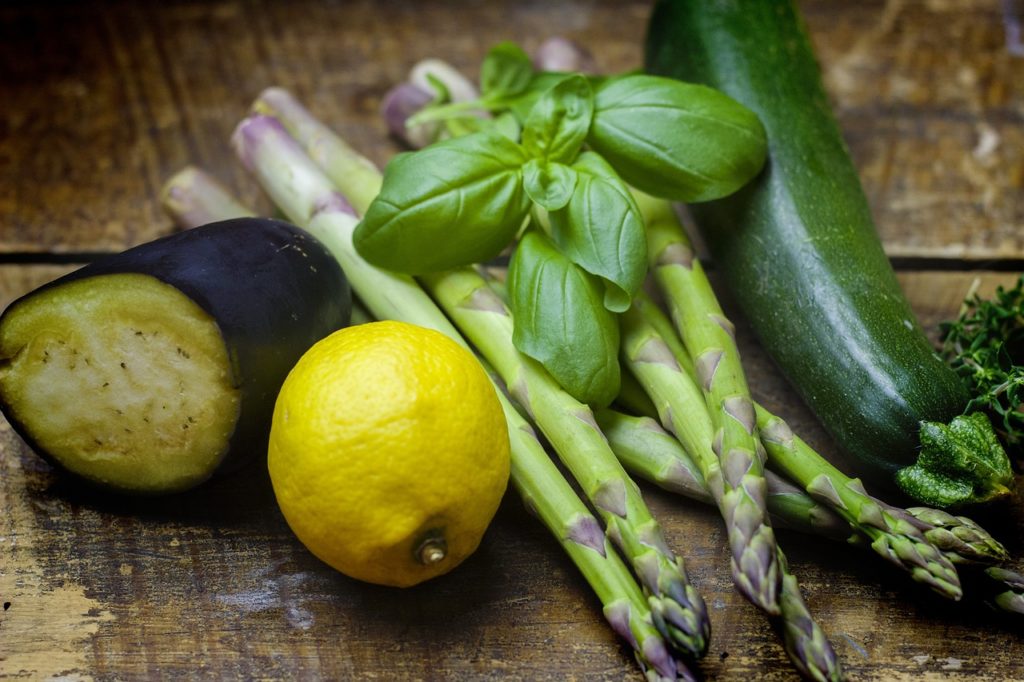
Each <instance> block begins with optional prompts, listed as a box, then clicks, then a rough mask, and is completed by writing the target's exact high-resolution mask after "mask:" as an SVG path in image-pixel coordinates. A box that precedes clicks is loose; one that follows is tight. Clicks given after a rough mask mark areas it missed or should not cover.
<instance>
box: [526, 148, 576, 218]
mask: <svg viewBox="0 0 1024 682" xmlns="http://www.w3.org/2000/svg"><path fill="white" fill-rule="evenodd" d="M523 187H524V188H525V189H526V193H527V194H529V195H530V198H531V199H533V201H534V203H536V204H537V205H538V206H540V207H541V208H543V209H545V210H548V211H557V210H558V209H560V208H562V207H564V206H565V205H566V204H567V203H569V198H570V197H572V193H573V190H574V189H575V188H576V171H574V170H573V169H571V168H569V167H568V166H566V165H564V164H561V163H555V162H553V161H552V162H551V163H544V162H543V161H541V160H540V159H530V160H529V161H528V162H527V164H526V165H525V166H523Z"/></svg>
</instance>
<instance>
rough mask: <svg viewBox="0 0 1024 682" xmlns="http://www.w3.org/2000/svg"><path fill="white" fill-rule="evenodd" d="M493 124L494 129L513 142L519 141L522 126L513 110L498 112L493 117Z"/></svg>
mask: <svg viewBox="0 0 1024 682" xmlns="http://www.w3.org/2000/svg"><path fill="white" fill-rule="evenodd" d="M492 125H493V127H494V130H495V131H496V132H498V133H500V134H502V135H504V136H505V137H507V138H508V139H510V140H512V141H513V142H515V141H518V140H519V137H520V134H521V132H522V128H521V127H520V126H519V121H518V120H517V119H516V117H515V116H513V115H512V114H511V112H508V111H506V112H505V113H502V114H498V115H497V116H495V117H494V118H493V119H492Z"/></svg>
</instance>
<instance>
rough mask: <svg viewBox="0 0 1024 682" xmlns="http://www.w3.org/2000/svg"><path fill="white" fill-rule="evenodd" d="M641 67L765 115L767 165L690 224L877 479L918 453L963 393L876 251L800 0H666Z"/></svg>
mask: <svg viewBox="0 0 1024 682" xmlns="http://www.w3.org/2000/svg"><path fill="white" fill-rule="evenodd" d="M647 67H648V69H650V70H651V71H652V72H654V73H658V74H661V75H667V76H672V77H676V78H681V79H684V80H691V81H696V82H700V83H704V84H706V85H710V86H711V87H715V88H718V89H720V90H722V91H724V92H725V93H726V94H728V95H730V96H732V97H733V98H735V99H736V100H738V101H739V102H741V103H742V104H744V105H746V106H747V107H749V108H750V109H752V110H753V111H754V112H755V113H757V114H758V116H759V117H760V118H761V121H762V123H763V124H764V126H765V128H766V130H767V133H768V143H769V160H768V163H767V165H766V168H765V170H764V171H763V172H762V174H761V175H760V176H759V177H758V178H756V179H755V180H754V181H753V182H752V183H751V184H749V185H747V186H746V187H745V188H744V189H742V190H741V191H740V192H738V193H737V194H735V195H733V196H731V197H729V198H726V199H722V200H718V201H714V202H709V203H706V204H698V205H693V206H692V207H691V209H692V211H693V214H694V217H695V219H696V221H697V224H698V227H699V228H700V231H701V233H702V235H703V236H704V237H705V239H706V241H707V243H708V246H709V249H710V250H711V253H712V257H713V259H714V261H715V263H716V264H717V265H718V266H719V267H720V268H721V270H722V271H723V272H724V276H725V280H726V283H727V286H728V288H729V290H730V291H731V293H732V295H733V296H734V298H735V299H736V300H737V302H738V303H739V304H740V307H741V309H742V311H743V313H744V314H745V315H746V317H747V318H748V319H749V320H750V322H751V325H752V326H753V328H754V330H755V332H756V334H757V336H758V337H759V338H760V340H761V342H762V344H763V346H764V347H765V348H766V349H767V351H768V352H769V354H770V355H771V356H772V358H773V359H774V360H775V362H776V363H777V364H778V366H779V367H780V368H781V370H782V372H783V373H784V374H785V375H786V376H787V377H788V378H789V380H790V381H791V383H792V384H793V385H794V386H795V388H796V389H797V391H798V392H799V394H800V395H801V397H802V398H803V399H804V401H805V402H806V403H807V404H808V405H809V406H810V408H811V409H812V411H813V412H814V413H815V414H816V415H817V417H818V418H819V420H820V421H821V422H822V424H823V425H824V426H825V427H826V429H827V430H828V431H829V433H830V434H831V436H832V437H833V438H834V439H835V440H836V441H837V442H838V443H839V445H840V446H841V447H842V448H843V449H844V450H845V451H846V452H847V453H848V454H849V455H851V456H852V457H853V458H855V459H856V460H857V461H859V462H863V463H865V464H866V465H868V467H869V472H868V473H875V474H880V475H882V476H883V477H887V478H888V477H891V476H892V475H893V474H894V473H895V472H896V471H897V470H899V469H901V468H903V467H906V466H909V465H912V464H914V462H915V459H916V457H917V453H918V451H919V449H920V441H919V433H918V432H919V428H920V425H921V423H922V422H942V423H947V422H949V421H950V420H951V419H953V418H954V417H956V416H957V415H960V414H962V413H963V412H964V410H965V409H966V407H967V403H968V401H969V396H968V394H967V391H966V389H965V388H964V386H963V385H962V383H961V382H960V380H959V378H958V377H957V376H956V375H955V374H954V373H953V371H952V370H951V369H950V368H949V367H948V366H946V364H945V363H943V362H942V360H941V359H940V358H939V356H938V355H937V354H936V353H935V352H934V351H933V349H932V348H931V345H930V344H929V342H928V340H927V338H926V337H925V335H924V333H923V331H922V330H921V328H920V325H919V323H918V322H917V320H916V318H915V316H914V315H913V313H912V312H911V309H910V306H909V304H908V303H907V301H906V298H905V297H904V295H903V293H902V291H901V290H900V288H899V285H898V283H897V281H896V276H895V273H894V272H893V269H892V266H891V264H890V263H889V260H888V258H887V257H886V255H885V253H884V251H883V250H882V245H881V242H880V240H879V238H878V235H877V232H876V231H875V227H874V223H873V221H872V218H871V214H870V210H869V207H868V203H867V200H866V198H865V196H864V193H863V190H862V189H861V185H860V180H859V178H858V176H857V172H856V169H855V168H854V166H853V163H852V161H851V160H850V156H849V153H848V150H847V148H846V145H845V144H844V142H843V139H842V135H841V133H840V130H839V127H838V125H837V123H836V121H835V119H834V117H833V115H832V112H831V108H830V106H829V102H828V99H827V97H826V94H825V92H824V89H823V87H822V85H821V80H820V72H819V68H818V65H817V62H816V61H815V58H814V53H813V50H812V47H811V44H810V41H809V39H808V37H807V33H806V30H805V29H804V27H803V25H802V21H801V19H800V17H799V15H798V13H797V11H796V9H795V8H794V7H793V6H792V4H791V3H790V2H781V1H775V0H772V1H759V2H744V3H738V2H721V1H718V0H664V1H660V2H658V3H657V5H656V7H655V10H654V13H653V15H652V18H651V22H650V27H649V33H648V38H647Z"/></svg>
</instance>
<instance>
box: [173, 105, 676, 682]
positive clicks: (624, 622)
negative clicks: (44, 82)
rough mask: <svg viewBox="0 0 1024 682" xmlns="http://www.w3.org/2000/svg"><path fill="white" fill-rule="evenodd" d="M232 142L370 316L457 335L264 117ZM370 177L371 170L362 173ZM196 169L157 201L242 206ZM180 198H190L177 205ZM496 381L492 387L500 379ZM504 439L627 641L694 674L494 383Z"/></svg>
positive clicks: (217, 208) (527, 487)
mask: <svg viewBox="0 0 1024 682" xmlns="http://www.w3.org/2000/svg"><path fill="white" fill-rule="evenodd" d="M235 142H236V145H237V146H238V151H239V153H240V154H241V155H242V157H243V159H245V160H246V162H247V165H249V167H250V169H251V170H252V171H253V173H254V174H255V175H256V176H257V177H258V178H259V179H260V182H261V184H262V185H263V186H264V188H265V189H266V190H267V192H268V194H270V195H271V197H272V198H273V199H274V201H275V202H276V203H277V204H278V205H279V206H281V207H282V208H283V209H284V210H285V211H286V212H287V213H288V214H289V217H290V218H291V219H292V220H293V221H295V222H296V223H299V224H300V225H303V226H304V227H306V229H308V230H309V231H310V232H311V233H312V234H314V235H315V236H317V237H318V238H319V239H321V241H324V242H325V244H327V245H328V246H329V248H330V249H331V250H332V253H334V255H335V256H336V257H338V258H339V260H340V261H342V263H343V267H344V268H345V271H346V274H348V275H349V278H350V282H352V286H353V289H354V290H355V291H356V293H357V294H358V295H359V296H360V297H361V298H362V299H363V300H364V301H365V302H366V304H367V305H368V306H369V308H370V310H371V312H372V313H373V314H374V315H375V316H376V317H378V318H388V319H399V320H404V321H408V322H413V323H415V324H421V325H424V326H429V327H430V328H433V329H436V330H438V331H441V332H442V333H445V334H447V335H448V336H450V337H451V338H453V339H455V340H456V341H458V342H459V343H461V344H463V345H465V341H464V340H463V339H462V337H461V335H460V334H459V333H458V331H457V330H455V329H454V327H452V326H451V323H450V322H448V320H447V318H445V316H444V314H443V313H442V312H441V311H440V310H438V309H437V307H436V306H435V305H434V303H433V302H432V301H431V300H430V298H429V297H428V296H427V295H426V293H425V292H424V291H423V290H422V289H421V288H420V287H419V286H418V285H417V284H416V283H415V282H414V281H412V280H411V279H410V278H407V277H401V276H396V275H393V274H391V273H386V272H383V271H381V270H377V269H376V268H373V267H372V266H369V265H368V264H366V263H365V261H362V260H361V259H360V258H359V257H358V255H357V254H355V252H354V250H353V249H352V247H351V232H352V230H353V229H354V227H355V223H356V221H355V218H354V216H353V215H352V212H351V210H350V208H349V206H348V204H347V202H345V201H343V200H342V199H341V197H340V195H338V194H337V193H336V192H335V191H334V190H333V188H332V187H331V186H330V184H329V182H328V181H327V180H326V179H325V178H323V177H322V175H321V174H320V173H319V170H318V169H317V168H316V166H315V165H314V164H313V163H312V161H310V160H309V159H308V157H306V156H305V155H304V154H303V153H302V150H301V149H300V148H298V146H297V145H296V144H295V142H294V141H293V140H292V139H291V138H290V137H289V136H288V135H287V133H286V132H285V131H284V129H283V128H282V127H281V126H280V125H279V124H278V123H277V122H276V121H274V120H273V119H270V118H267V117H255V118H251V119H249V120H247V121H245V122H243V123H242V125H241V126H240V128H239V130H238V132H237V133H236V136H235ZM370 179H371V180H372V177H371V178H370ZM208 180H209V178H208V176H205V175H204V174H202V173H197V172H195V171H188V172H185V173H183V174H179V175H178V176H176V177H175V178H173V179H172V180H171V182H170V183H169V185H168V191H167V192H166V194H165V197H167V199H165V207H167V208H168V210H169V211H170V212H171V213H172V214H173V215H175V217H176V219H178V220H179V221H180V222H181V223H182V224H191V223H193V222H194V221H197V220H203V219H208V218H213V217H215V216H217V215H220V214H224V213H231V212H237V211H240V210H241V211H245V212H248V210H247V209H244V207H240V205H238V204H237V203H235V202H233V201H232V200H231V198H230V196H229V195H227V194H226V193H225V192H224V191H223V190H218V188H217V187H216V186H215V185H213V184H211V183H208V182H207V181H208ZM185 207H189V208H188V210H187V211H186V210H185ZM499 388H500V387H499ZM499 396H500V397H501V400H502V407H503V409H504V412H505V416H506V420H507V422H508V427H509V437H510V443H511V447H512V481H513V485H514V486H515V488H516V489H517V490H518V491H519V493H520V495H521V496H522V497H523V499H524V500H526V501H527V503H528V506H529V507H530V508H531V509H533V510H534V511H535V512H536V513H537V515H538V516H539V517H540V518H541V520H542V521H543V522H544V524H545V525H546V526H547V528H548V529H549V530H550V531H551V532H552V534H553V535H554V536H555V537H556V538H557V539H558V540H559V542H560V543H561V544H562V547H563V548H564V549H565V551H566V553H567V554H569V556H570V558H571V559H572V560H573V562H574V563H575V564H576V566H577V567H578V568H579V570H580V571H581V573H582V574H583V575H584V577H585V578H586V580H587V582H588V583H589V584H590V585H591V588H592V589H593V590H594V592H595V594H596V595H597V596H598V598H599V599H600V600H601V603H602V605H603V612H604V615H605V617H606V619H607V620H608V621H609V623H610V624H611V625H612V627H613V629H615V631H616V632H617V633H618V634H619V635H620V636H622V637H623V638H624V639H625V640H626V641H627V642H629V643H630V645H631V646H632V648H633V651H634V654H635V656H636V658H637V660H638V662H639V663H640V665H641V667H642V668H643V669H644V670H645V671H646V672H647V673H648V676H649V677H651V678H652V679H679V678H682V679H693V678H692V673H690V672H689V670H688V669H687V668H686V667H685V665H683V664H682V663H678V662H677V661H676V660H675V659H674V658H673V657H672V656H671V654H670V653H669V651H668V648H667V646H666V643H665V641H664V639H663V638H662V636H661V634H660V633H659V632H658V630H657V629H656V628H655V627H654V625H653V623H652V620H653V617H652V614H651V611H650V607H649V606H648V604H647V602H646V600H645V599H644V596H643V594H642V593H641V591H640V588H639V587H638V586H637V584H636V582H635V580H634V579H633V576H632V575H631V574H630V572H629V570H628V569H627V568H626V566H625V565H624V564H623V563H622V561H621V559H619V557H618V555H617V554H616V553H615V552H614V550H613V549H612V547H611V546H610V543H609V542H608V540H607V538H606V537H605V535H604V534H603V532H602V531H601V528H600V525H599V523H598V522H597V520H596V519H595V518H594V517H593V515H592V514H591V513H590V512H589V510H588V509H587V508H586V506H585V505H584V504H583V503H582V501H580V499H579V497H578V496H577V495H576V493H575V492H574V491H573V490H572V487H571V486H570V485H569V483H568V482H567V481H566V480H565V479H564V478H563V477H562V475H561V474H560V473H559V471H558V469H557V468H556V467H555V466H554V464H553V463H552V462H551V460H550V458H549V457H548V455H547V453H546V452H545V451H544V449H543V447H542V446H541V444H540V443H539V441H538V440H537V438H536V435H535V433H534V432H533V430H532V428H531V427H530V426H529V424H527V423H526V421H525V420H524V419H523V417H522V416H521V415H520V414H519V413H518V412H517V411H516V410H515V408H514V407H513V406H512V405H511V403H510V402H509V401H508V400H507V399H505V398H504V393H503V392H502V391H500V390H499Z"/></svg>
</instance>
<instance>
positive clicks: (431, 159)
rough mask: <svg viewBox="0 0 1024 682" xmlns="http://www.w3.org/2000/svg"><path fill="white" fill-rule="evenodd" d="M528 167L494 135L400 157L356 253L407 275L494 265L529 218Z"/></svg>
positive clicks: (388, 172)
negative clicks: (524, 176) (487, 263)
mask: <svg viewBox="0 0 1024 682" xmlns="http://www.w3.org/2000/svg"><path fill="white" fill-rule="evenodd" d="M526 160H527V159H526V154H525V152H523V148H522V147H520V146H519V145H518V144H516V143H515V142H512V141H511V140H509V139H508V138H506V137H503V136H502V135H500V134H498V133H496V132H494V131H492V130H485V131H483V132H479V133H474V134H472V135H467V136H465V137H457V138H454V139H451V140H445V141H444V142H439V143H437V144H434V145H431V146H430V147H427V148H425V149H423V150H420V151H418V152H412V153H406V154H399V155H398V156H396V157H395V158H394V159H393V160H392V161H391V163H389V164H388V166H387V168H386V169H385V171H384V184H383V186H382V187H381V190H380V194H378V195H377V198H375V199H374V200H373V203H371V204H370V208H369V209H368V210H367V211H366V215H365V216H364V218H363V220H362V222H361V223H360V224H359V226H358V227H357V228H356V230H355V234H354V235H353V243H354V245H355V247H356V250H357V251H358V252H359V255H361V256H362V257H363V258H365V259H366V260H367V261H369V262H370V263H372V264H373V265H376V266H378V267H382V268H387V269H389V270H397V271H399V272H405V273H410V274H419V273H424V272H435V271H438V270H447V269H450V268H453V267H456V266H460V265H467V264H470V263H475V262H478V261H484V260H488V259H490V258H493V257H494V256H496V255H498V253H500V252H501V250H502V249H503V248H504V247H505V246H506V245H507V244H508V243H509V242H510V241H511V240H512V239H513V237H514V236H515V234H516V233H517V232H518V231H519V228H520V227H522V225H523V222H524V221H525V220H526V216H527V215H528V213H529V210H530V200H529V197H527V195H526V192H525V191H524V190H523V186H522V184H523V183H522V172H521V168H522V165H523V163H525V162H526Z"/></svg>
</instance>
